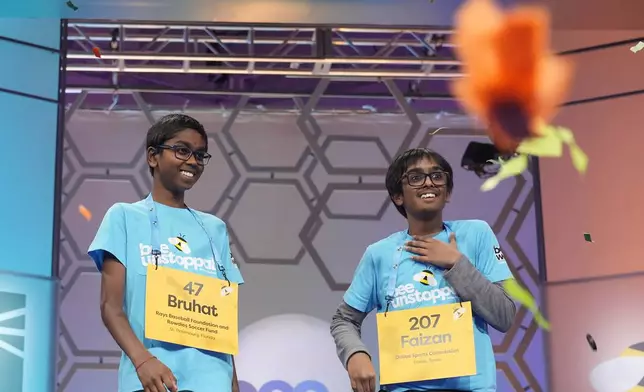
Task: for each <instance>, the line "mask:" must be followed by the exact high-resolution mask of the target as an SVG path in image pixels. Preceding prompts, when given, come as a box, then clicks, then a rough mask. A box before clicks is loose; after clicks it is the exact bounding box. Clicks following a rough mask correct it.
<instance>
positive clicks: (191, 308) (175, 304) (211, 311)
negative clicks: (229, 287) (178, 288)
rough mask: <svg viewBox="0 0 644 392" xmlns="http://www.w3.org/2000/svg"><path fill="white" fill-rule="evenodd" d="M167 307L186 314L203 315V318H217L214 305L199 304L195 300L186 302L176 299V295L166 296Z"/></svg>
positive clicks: (217, 314)
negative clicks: (180, 310)
mask: <svg viewBox="0 0 644 392" xmlns="http://www.w3.org/2000/svg"><path fill="white" fill-rule="evenodd" d="M168 307H169V308H174V309H183V310H186V311H188V312H193V313H199V314H203V315H204V316H213V317H217V316H219V313H217V307H216V306H215V305H207V304H201V303H199V302H197V300H196V299H193V300H192V301H186V300H183V299H179V298H177V296H176V295H173V294H168Z"/></svg>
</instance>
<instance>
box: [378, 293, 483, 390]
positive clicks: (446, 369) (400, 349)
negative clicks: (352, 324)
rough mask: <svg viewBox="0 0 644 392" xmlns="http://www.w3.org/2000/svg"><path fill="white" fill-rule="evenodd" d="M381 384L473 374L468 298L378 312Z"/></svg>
mask: <svg viewBox="0 0 644 392" xmlns="http://www.w3.org/2000/svg"><path fill="white" fill-rule="evenodd" d="M377 324H378V347H379V351H380V383H381V384H383V385H388V384H398V383H405V382H415V381H422V380H436V379H441V378H452V377H461V376H471V375H474V374H476V355H475V354H476V352H475V347H474V323H473V320H472V306H471V303H470V302H463V303H462V304H459V303H457V304H447V305H440V306H431V307H425V308H418V309H407V310H398V311H393V312H387V313H386V316H385V313H378V315H377Z"/></svg>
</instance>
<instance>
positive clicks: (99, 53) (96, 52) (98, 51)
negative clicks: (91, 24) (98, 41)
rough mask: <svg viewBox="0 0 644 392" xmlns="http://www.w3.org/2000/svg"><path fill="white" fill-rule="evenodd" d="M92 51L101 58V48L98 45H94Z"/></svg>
mask: <svg viewBox="0 0 644 392" xmlns="http://www.w3.org/2000/svg"><path fill="white" fill-rule="evenodd" d="M92 52H93V53H94V56H96V57H98V58H99V59H100V58H101V50H100V49H99V48H97V47H94V48H93V49H92Z"/></svg>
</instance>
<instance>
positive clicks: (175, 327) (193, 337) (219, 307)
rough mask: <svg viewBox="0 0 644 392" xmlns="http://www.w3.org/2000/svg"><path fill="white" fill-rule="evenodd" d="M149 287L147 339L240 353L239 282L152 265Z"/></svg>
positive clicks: (148, 281) (146, 307)
mask: <svg viewBox="0 0 644 392" xmlns="http://www.w3.org/2000/svg"><path fill="white" fill-rule="evenodd" d="M146 286H147V287H146V292H145V337H146V338H148V339H154V340H160V341H163V342H168V343H174V344H180V345H182V346H187V347H194V348H200V349H204V350H210V351H217V352H220V353H226V354H232V355H235V354H237V352H238V351H239V331H238V329H237V328H238V294H239V293H238V290H237V289H238V285H237V283H228V282H226V281H224V280H221V279H217V278H212V277H209V276H204V275H198V274H195V273H191V272H187V271H182V270H178V269H172V268H167V267H162V266H159V267H158V269H156V267H155V266H154V265H151V264H150V265H148V274H147V280H146Z"/></svg>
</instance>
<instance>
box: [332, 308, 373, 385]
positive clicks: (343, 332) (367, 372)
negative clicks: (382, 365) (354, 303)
mask: <svg viewBox="0 0 644 392" xmlns="http://www.w3.org/2000/svg"><path fill="white" fill-rule="evenodd" d="M367 314H368V313H364V312H361V311H359V310H357V309H354V308H352V307H351V306H349V305H347V303H346V302H344V301H342V303H341V304H340V306H338V309H337V310H336V312H335V315H334V316H333V319H332V320H331V336H333V340H335V347H336V349H337V351H338V357H339V358H340V361H342V364H343V365H344V367H345V368H346V369H347V372H348V373H349V378H350V380H351V388H353V390H354V391H356V392H374V391H375V389H376V372H375V370H374V368H373V364H372V363H371V356H370V355H369V352H368V350H367V346H365V344H364V343H363V342H362V340H361V339H360V336H361V329H362V322H363V321H364V319H365V318H366V317H367Z"/></svg>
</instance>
